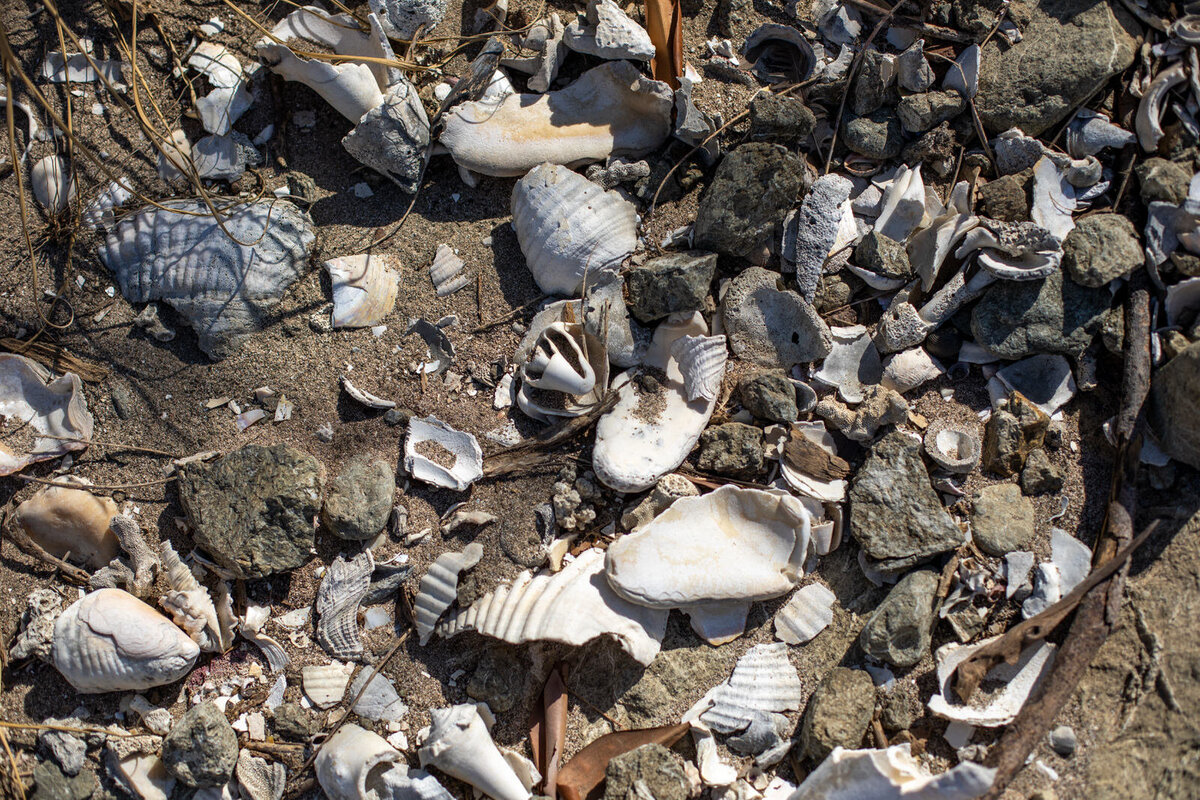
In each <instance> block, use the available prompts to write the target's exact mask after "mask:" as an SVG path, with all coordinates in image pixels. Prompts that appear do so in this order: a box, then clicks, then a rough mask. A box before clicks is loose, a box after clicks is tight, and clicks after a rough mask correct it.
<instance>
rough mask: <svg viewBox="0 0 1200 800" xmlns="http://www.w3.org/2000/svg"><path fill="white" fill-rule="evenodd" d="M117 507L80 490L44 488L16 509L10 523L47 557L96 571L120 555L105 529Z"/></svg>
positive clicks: (109, 501) (102, 498)
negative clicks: (65, 559)
mask: <svg viewBox="0 0 1200 800" xmlns="http://www.w3.org/2000/svg"><path fill="white" fill-rule="evenodd" d="M116 513H117V504H116V503H114V502H113V501H112V500H111V499H109V498H107V497H100V496H98V495H94V494H92V493H91V492H88V491H85V490H83V489H67V488H65V487H62V486H46V487H44V488H42V489H39V490H38V491H37V492H35V493H34V495H33V496H32V497H30V498H29V499H28V500H26V501H25V502H23V503H21V504H20V505H19V506H17V510H16V512H15V513H14V515H13V521H14V522H15V523H16V524H17V525H19V526H20V527H21V529H22V530H24V531H25V533H27V534H28V535H29V538H30V539H33V540H34V541H35V542H37V543H38V544H39V545H41V547H42V548H43V549H44V550H45V551H46V552H48V553H50V554H51V555H53V556H57V557H59V558H62V557H63V556H65V555H66V554H67V553H68V552H69V553H70V554H71V560H73V561H78V562H79V563H82V564H86V565H87V566H88V567H90V568H92V569H99V568H100V567H103V566H105V565H107V564H108V562H110V561H112V560H113V559H114V558H116V557H117V555H118V554H119V553H120V550H121V545H120V543H119V542H118V541H117V537H116V536H115V535H114V534H113V532H112V531H111V530H109V529H108V523H109V520H111V519H112V518H113V517H114V516H115V515H116Z"/></svg>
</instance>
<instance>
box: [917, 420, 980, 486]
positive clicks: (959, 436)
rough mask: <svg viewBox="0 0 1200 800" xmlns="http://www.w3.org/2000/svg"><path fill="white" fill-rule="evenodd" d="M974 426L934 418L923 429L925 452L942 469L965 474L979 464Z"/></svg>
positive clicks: (978, 449) (978, 446) (978, 447)
mask: <svg viewBox="0 0 1200 800" xmlns="http://www.w3.org/2000/svg"><path fill="white" fill-rule="evenodd" d="M981 447H982V445H981V443H980V441H979V432H978V431H977V430H976V426H974V425H971V426H968V425H966V424H964V423H960V422H950V421H947V420H943V419H935V420H934V421H933V422H931V423H930V425H929V427H928V428H927V429H926V430H925V452H926V454H928V456H929V458H930V459H932V460H933V462H934V463H935V464H937V465H938V466H939V467H941V468H942V469H944V470H946V471H947V472H954V473H958V474H961V475H966V474H967V473H968V472H971V471H972V470H974V469H975V467H977V466H978V465H979V457H980V453H981Z"/></svg>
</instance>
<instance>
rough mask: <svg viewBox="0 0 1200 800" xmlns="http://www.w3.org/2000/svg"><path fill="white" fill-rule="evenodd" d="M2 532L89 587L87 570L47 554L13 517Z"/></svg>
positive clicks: (28, 551)
mask: <svg viewBox="0 0 1200 800" xmlns="http://www.w3.org/2000/svg"><path fill="white" fill-rule="evenodd" d="M72 488H78V487H72ZM0 531H2V532H3V534H4V535H5V536H7V538H8V539H9V540H10V541H12V543H13V544H15V545H16V546H17V548H18V549H19V550H20V551H21V552H23V553H25V554H26V555H30V556H33V557H34V558H37V559H39V560H41V561H45V562H46V563H47V564H50V565H51V566H53V567H54V568H55V569H59V570H62V573H63V577H65V578H66V579H67V580H68V581H70V582H71V583H75V584H79V585H80V586H87V585H88V580H89V579H90V578H91V577H92V576H91V575H90V574H89V573H88V572H87V571H86V570H82V569H80V568H79V567H77V566H75V565H74V564H68V563H67V562H66V561H64V560H62V559H61V558H59V557H58V556H55V555H51V554H50V553H48V552H46V549H45V548H43V547H42V546H41V545H40V544H38V543H37V542H35V541H34V540H33V539H31V538H29V534H27V533H25V531H23V530H21V528H20V527H19V526H18V525H16V524H13V523H12V522H11V517H9V518H8V520H6V524H5V525H3V526H2V527H0ZM0 724H4V723H0Z"/></svg>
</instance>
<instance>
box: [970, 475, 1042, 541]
mask: <svg viewBox="0 0 1200 800" xmlns="http://www.w3.org/2000/svg"><path fill="white" fill-rule="evenodd" d="M1038 452H1041V451H1038ZM971 532H972V533H973V534H974V536H975V544H977V545H979V549H980V550H982V551H983V552H985V553H987V554H988V555H990V556H1003V555H1004V554H1005V553H1010V552H1012V551H1013V550H1020V549H1021V548H1023V547H1024V546H1025V544H1026V543H1027V542H1028V541H1029V540H1030V539H1032V538H1033V532H1034V511H1033V502H1032V501H1031V500H1030V499H1029V498H1028V497H1025V496H1023V495H1022V494H1021V489H1020V487H1018V486H1017V485H1016V484H1015V483H1000V484H996V485H993V486H985V487H984V488H983V489H982V490H980V492H979V494H978V495H977V496H976V497H975V500H974V504H973V512H972V514H971Z"/></svg>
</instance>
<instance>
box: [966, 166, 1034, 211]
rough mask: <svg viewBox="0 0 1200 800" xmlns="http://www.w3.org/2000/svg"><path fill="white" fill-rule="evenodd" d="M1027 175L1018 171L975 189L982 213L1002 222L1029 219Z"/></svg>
mask: <svg viewBox="0 0 1200 800" xmlns="http://www.w3.org/2000/svg"><path fill="white" fill-rule="evenodd" d="M1028 183H1029V175H1028V174H1027V173H1018V174H1016V175H1005V176H1003V177H1000V178H997V179H996V180H994V181H988V182H987V183H985V184H983V185H981V186H980V187H979V188H977V189H976V190H975V193H976V195H977V196H978V198H979V209H980V211H982V212H983V215H984V216H986V217H990V218H991V219H998V220H1001V221H1003V222H1025V221H1027V220H1028V219H1029V192H1028V191H1027V184H1028Z"/></svg>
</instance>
